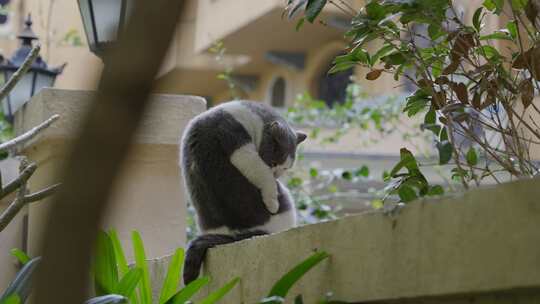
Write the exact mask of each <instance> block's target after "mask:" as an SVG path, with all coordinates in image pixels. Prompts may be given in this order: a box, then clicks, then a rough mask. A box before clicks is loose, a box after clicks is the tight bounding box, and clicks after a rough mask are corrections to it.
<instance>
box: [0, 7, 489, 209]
mask: <svg viewBox="0 0 540 304" xmlns="http://www.w3.org/2000/svg"><path fill="white" fill-rule="evenodd" d="M187 2H188V5H187V6H186V7H187V9H186V11H185V12H184V13H183V14H182V17H181V20H180V22H179V26H178V31H177V33H176V36H175V38H174V41H173V42H172V43H171V47H170V50H169V53H168V55H167V58H166V60H165V62H164V64H163V66H162V68H161V72H160V74H159V77H158V79H157V81H156V87H155V92H156V93H162V94H192V95H198V96H203V97H205V98H206V99H207V101H208V105H209V106H212V105H216V104H219V103H221V102H225V101H228V100H230V99H231V98H232V96H231V92H230V89H229V83H227V81H224V80H223V79H220V78H218V75H219V74H220V73H223V71H224V70H229V71H230V73H229V75H228V76H229V77H230V81H231V82H232V83H234V85H235V86H236V87H237V89H238V92H239V93H238V94H239V95H240V97H242V98H246V99H252V100H258V101H261V102H265V103H267V104H270V105H272V106H274V107H276V108H280V109H285V108H287V107H290V106H293V105H294V101H295V99H296V98H297V96H298V95H300V94H303V93H306V92H307V93H309V94H310V95H311V96H313V97H314V98H315V99H321V100H323V101H324V102H325V103H326V104H327V105H329V106H332V104H334V103H336V102H337V103H339V102H343V100H344V99H345V95H346V93H345V91H346V88H347V86H348V84H349V83H351V82H352V81H353V79H354V81H355V82H356V83H358V84H359V85H360V86H361V87H362V89H363V90H364V91H365V92H366V93H368V94H370V95H371V96H374V97H375V98H376V96H381V95H383V96H387V95H396V96H404V95H405V94H407V93H409V90H410V89H411V88H410V85H409V84H407V83H406V82H397V81H395V80H394V79H393V76H392V75H382V76H381V77H380V78H379V79H378V80H377V81H368V80H366V79H365V74H366V72H367V71H366V70H365V69H364V68H361V67H358V68H354V69H350V70H347V71H343V72H340V73H338V74H332V75H329V74H328V70H329V68H330V67H331V64H332V60H333V59H334V58H335V57H336V55H339V54H342V53H343V52H344V50H345V48H346V45H347V44H346V40H345V39H344V37H343V36H344V33H345V31H346V30H347V28H348V24H349V23H350V18H351V16H350V15H348V14H347V13H346V12H343V11H341V10H340V9H339V8H337V7H336V6H333V5H327V7H326V8H325V11H323V14H322V17H321V18H320V20H319V21H317V22H315V23H314V24H309V23H307V22H306V24H304V26H303V28H302V29H301V30H299V31H296V30H295V25H296V22H295V21H294V20H292V21H290V20H288V19H287V17H283V11H284V8H285V5H286V1H285V0H257V1H253V0H187ZM347 2H348V3H350V4H351V5H352V6H354V7H356V8H359V7H360V6H361V4H362V3H363V1H358V0H349V1H347ZM460 3H462V4H460ZM0 4H2V5H3V6H4V9H3V10H2V11H1V14H0V49H1V53H2V54H5V56H9V55H8V54H12V53H13V52H14V50H15V49H16V48H17V47H18V41H17V40H16V39H15V37H16V34H17V33H18V32H19V31H20V30H21V29H22V26H23V24H24V20H25V17H26V16H27V14H29V13H30V14H32V17H33V20H34V24H33V30H34V31H35V33H36V34H37V35H38V36H39V37H40V41H41V43H42V46H43V50H42V56H43V57H44V59H45V60H46V61H47V62H48V63H49V65H50V66H59V65H61V64H63V63H65V62H67V66H66V67H65V69H64V71H63V73H62V74H61V75H60V76H59V77H58V79H57V81H56V84H55V86H56V87H58V88H62V89H88V90H91V89H94V87H92V85H93V83H94V82H91V81H88V77H89V76H94V75H99V74H98V72H99V71H100V70H101V69H102V67H103V63H102V61H101V60H100V59H99V58H97V57H96V56H95V55H94V54H93V53H91V52H90V51H89V49H88V46H87V41H86V37H85V33H84V29H83V26H82V21H81V17H80V13H79V7H78V5H77V1H73V0H0ZM480 4H481V1H478V0H475V1H472V2H465V1H462V2H459V1H458V2H457V3H456V9H457V11H458V12H459V13H460V14H461V16H460V18H463V19H464V20H469V19H470V18H471V17H472V13H473V12H472V11H470V10H467V6H469V5H470V6H471V7H477V6H478V5H480ZM486 22H487V23H492V26H493V27H497V28H498V26H499V21H498V20H486ZM419 30H422V29H419ZM218 44H220V45H222V47H223V48H224V50H225V52H224V54H223V56H222V58H221V59H219V60H216V53H215V52H213V51H212V50H213V49H215V47H216V45H218ZM370 47H373V48H375V47H376V46H375V45H373V46H370ZM299 127H304V128H305V127H306V126H299ZM308 129H309V128H308ZM308 131H309V130H308ZM327 131H328V130H327ZM322 132H325V130H322ZM328 132H332V130H329V131H328ZM362 132H363V131H355V132H350V133H348V134H346V135H344V136H343V137H342V138H341V139H340V140H339V141H336V142H327V143H324V144H322V143H320V141H316V140H309V141H308V142H307V143H306V144H304V150H303V154H304V162H303V165H305V166H306V167H316V168H321V169H333V168H345V167H347V168H351V167H360V166H362V165H369V167H370V170H371V175H372V176H373V177H374V178H373V180H372V181H371V182H366V183H362V184H361V185H363V186H358V185H356V186H355V187H357V188H358V187H363V189H362V191H365V192H366V193H367V192H368V189H371V188H380V187H381V186H382V181H381V178H380V176H381V175H382V173H383V170H384V169H389V168H391V166H392V165H393V164H395V163H396V162H397V159H398V158H399V155H398V154H399V149H400V148H401V147H407V148H408V149H409V150H411V151H413V152H417V151H418V149H419V147H420V148H421V147H422V145H425V144H427V145H430V143H425V142H422V141H421V140H420V141H419V142H418V143H416V144H411V142H410V141H407V140H404V137H403V134H396V133H393V134H390V135H388V136H385V137H384V138H381V139H380V140H378V141H376V142H373V143H372V144H370V145H368V146H366V145H365V144H364V143H363V142H362V141H360V140H358V138H359V137H361V136H362V135H363V134H361V133H362ZM428 174H431V173H429V169H428ZM433 175H434V177H433V178H432V179H431V180H437V174H435V173H433ZM370 197H371V196H370V195H366V200H365V201H366V202H368V201H369V199H370ZM354 202H355V203H354V204H355V206H353V207H351V208H353V209H354V208H357V207H358V206H359V204H358V198H355V199H354Z"/></svg>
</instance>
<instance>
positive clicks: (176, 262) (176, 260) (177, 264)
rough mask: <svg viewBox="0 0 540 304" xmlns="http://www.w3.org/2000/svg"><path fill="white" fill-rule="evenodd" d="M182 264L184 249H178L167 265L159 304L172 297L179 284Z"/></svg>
mask: <svg viewBox="0 0 540 304" xmlns="http://www.w3.org/2000/svg"><path fill="white" fill-rule="evenodd" d="M183 264H184V249H182V248H178V249H176V252H175V253H174V255H173V257H172V259H171V262H170V263H169V269H168V270H167V275H166V276H165V281H164V282H163V287H162V288H161V294H160V295H159V303H160V304H163V303H165V302H167V300H169V299H170V298H172V297H173V296H174V294H175V293H176V290H177V289H178V286H179V284H180V277H181V276H182V265H183Z"/></svg>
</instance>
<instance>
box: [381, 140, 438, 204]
mask: <svg viewBox="0 0 540 304" xmlns="http://www.w3.org/2000/svg"><path fill="white" fill-rule="evenodd" d="M403 170H405V172H403ZM386 180H387V181H388V182H389V184H388V186H387V187H386V189H385V190H386V193H387V196H388V195H390V194H397V195H398V196H399V198H400V200H401V201H402V202H404V203H408V202H411V201H413V200H415V199H417V198H418V197H423V196H433V195H442V194H443V193H444V189H443V188H442V187H441V186H439V185H435V186H432V185H430V184H429V182H428V180H427V179H426V177H425V176H424V174H423V173H422V172H421V171H420V168H419V165H418V161H417V160H416V158H415V157H414V155H413V154H412V153H411V152H410V151H409V150H407V149H405V148H402V149H401V150H400V161H399V162H398V163H397V164H396V165H395V166H394V168H392V171H390V173H389V175H388V176H387V177H386ZM387 196H386V197H387ZM386 197H385V198H386Z"/></svg>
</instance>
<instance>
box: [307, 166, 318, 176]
mask: <svg viewBox="0 0 540 304" xmlns="http://www.w3.org/2000/svg"><path fill="white" fill-rule="evenodd" d="M309 176H311V177H313V178H315V177H317V176H319V171H318V170H317V169H316V168H310V169H309Z"/></svg>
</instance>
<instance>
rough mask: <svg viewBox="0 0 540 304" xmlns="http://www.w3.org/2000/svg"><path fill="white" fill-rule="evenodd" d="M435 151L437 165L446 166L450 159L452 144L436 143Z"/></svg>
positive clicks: (447, 142) (446, 142)
mask: <svg viewBox="0 0 540 304" xmlns="http://www.w3.org/2000/svg"><path fill="white" fill-rule="evenodd" d="M437 150H439V165H446V164H447V163H448V162H449V161H450V159H452V152H453V147H452V144H451V143H450V142H449V141H447V140H445V141H442V142H437Z"/></svg>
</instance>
